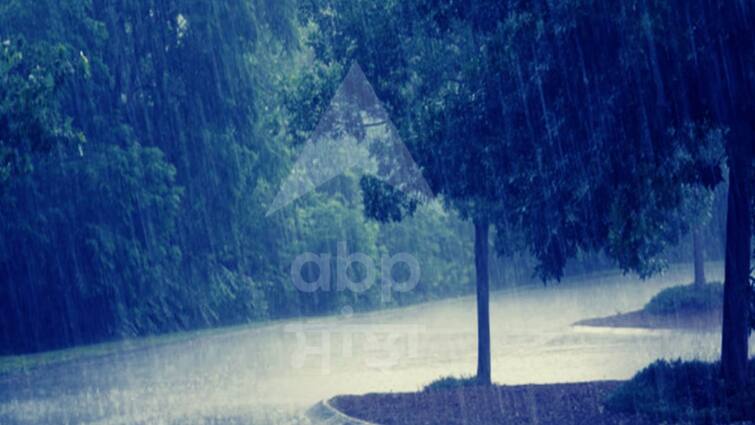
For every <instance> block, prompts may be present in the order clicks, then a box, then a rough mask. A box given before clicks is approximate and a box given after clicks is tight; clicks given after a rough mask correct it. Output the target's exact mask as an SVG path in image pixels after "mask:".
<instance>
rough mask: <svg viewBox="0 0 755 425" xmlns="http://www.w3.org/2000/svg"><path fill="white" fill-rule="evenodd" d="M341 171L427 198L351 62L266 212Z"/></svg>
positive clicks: (395, 135)
mask: <svg viewBox="0 0 755 425" xmlns="http://www.w3.org/2000/svg"><path fill="white" fill-rule="evenodd" d="M347 171H352V172H354V173H355V174H357V175H358V176H359V177H361V176H365V175H369V176H373V177H375V178H377V179H378V180H381V181H383V182H385V183H387V184H389V185H390V186H392V187H393V188H395V189H397V190H400V191H401V192H403V193H405V194H407V195H409V196H412V197H426V198H430V197H432V192H431V190H430V187H429V185H428V184H427V182H426V181H425V179H424V178H423V177H422V173H421V172H420V169H419V167H418V166H417V164H416V163H415V162H414V160H413V159H412V157H411V154H410V153H409V151H408V150H407V149H406V146H405V145H404V144H403V142H402V141H401V139H400V137H399V134H398V130H397V129H396V127H395V126H394V125H393V123H392V122H391V120H390V118H389V117H388V114H387V112H386V111H385V108H383V105H382V104H381V103H380V100H378V98H377V96H376V95H375V92H374V90H373V89H372V86H371V85H370V83H369V82H368V81H367V78H366V77H365V75H364V73H363V72H362V69H361V68H360V67H359V65H358V64H356V63H354V64H353V65H352V66H351V69H350V70H349V73H348V74H347V75H346V78H345V79H344V80H343V82H341V85H340V86H339V87H338V90H337V91H336V94H335V95H334V96H333V99H332V100H331V101H330V106H329V107H328V110H327V111H326V112H325V114H324V115H323V116H322V118H321V119H320V121H319V123H318V124H317V127H316V128H315V131H314V132H313V134H312V136H311V137H310V138H309V139H308V140H307V142H306V143H305V145H304V148H303V150H302V152H301V154H300V155H299V158H298V159H297V160H296V163H295V164H294V166H293V168H292V170H291V173H290V174H289V176H288V178H287V179H286V180H285V181H284V182H283V184H282V185H281V188H280V190H279V191H278V194H277V195H276V196H275V199H274V200H273V203H272V205H271V206H270V208H269V209H268V211H267V215H268V216H269V215H270V214H272V213H274V212H275V211H277V210H279V209H281V208H283V207H285V206H287V205H288V204H290V203H292V202H294V201H295V200H297V199H299V198H300V197H302V196H303V195H305V194H307V193H309V192H311V191H314V190H315V189H316V188H317V187H318V186H320V185H322V184H323V183H325V182H327V181H328V180H330V179H332V178H334V177H336V176H338V175H341V174H344V173H346V172H347Z"/></svg>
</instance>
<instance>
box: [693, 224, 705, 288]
mask: <svg viewBox="0 0 755 425" xmlns="http://www.w3.org/2000/svg"><path fill="white" fill-rule="evenodd" d="M692 250H693V255H694V261H695V285H705V256H704V255H703V242H702V239H701V237H700V229H694V230H693V231H692Z"/></svg>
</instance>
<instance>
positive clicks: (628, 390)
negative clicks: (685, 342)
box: [604, 359, 755, 423]
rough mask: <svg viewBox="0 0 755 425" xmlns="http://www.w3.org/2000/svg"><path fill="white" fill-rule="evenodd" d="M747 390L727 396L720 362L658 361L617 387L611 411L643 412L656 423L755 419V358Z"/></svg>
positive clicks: (610, 406) (613, 394)
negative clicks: (720, 377)
mask: <svg viewBox="0 0 755 425" xmlns="http://www.w3.org/2000/svg"><path fill="white" fill-rule="evenodd" d="M749 368H750V369H749V370H750V376H749V383H748V391H746V392H745V393H743V394H738V395H736V396H734V397H726V395H725V394H726V393H725V391H724V386H723V382H722V381H721V380H720V379H719V376H720V365H719V363H705V362H700V361H686V362H683V361H681V360H676V361H672V362H667V361H665V360H659V361H656V362H655V363H653V364H651V365H650V366H648V367H646V368H645V369H643V370H641V371H640V372H639V373H637V374H636V375H635V376H634V377H633V378H632V379H631V380H629V381H627V382H626V383H624V384H622V385H621V386H620V387H619V388H617V389H616V390H615V391H614V392H613V393H612V394H611V396H610V397H609V398H608V399H607V400H606V401H605V403H604V404H605V406H606V408H608V409H609V410H612V411H617V412H624V413H632V414H644V415H647V416H650V417H652V418H653V419H654V420H655V421H657V422H676V421H691V422H694V423H726V422H729V421H733V420H753V419H755V359H753V360H750V365H749Z"/></svg>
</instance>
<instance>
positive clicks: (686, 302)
mask: <svg viewBox="0 0 755 425" xmlns="http://www.w3.org/2000/svg"><path fill="white" fill-rule="evenodd" d="M723 304H724V285H723V284H721V283H720V282H714V283H709V284H705V285H695V284H691V285H682V286H674V287H671V288H666V289H664V290H663V291H661V292H659V293H658V294H657V295H656V296H654V297H653V298H652V299H651V300H650V301H649V302H648V303H647V304H645V308H644V310H645V311H646V312H648V313H650V314H656V315H669V314H675V313H679V312H701V311H711V310H717V309H721V308H723Z"/></svg>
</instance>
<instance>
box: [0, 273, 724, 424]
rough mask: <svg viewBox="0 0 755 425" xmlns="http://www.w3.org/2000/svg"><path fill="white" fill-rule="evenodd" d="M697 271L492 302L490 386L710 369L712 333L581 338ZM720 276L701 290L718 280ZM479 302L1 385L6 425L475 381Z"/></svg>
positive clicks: (227, 410)
mask: <svg viewBox="0 0 755 425" xmlns="http://www.w3.org/2000/svg"><path fill="white" fill-rule="evenodd" d="M691 269H692V268H691V267H681V268H674V269H672V271H671V272H669V273H667V274H666V275H664V276H661V277H657V278H654V279H651V280H649V281H645V282H641V281H639V280H638V279H637V278H634V277H623V276H620V275H619V274H603V275H594V276H590V277H587V278H581V279H572V280H567V281H566V282H564V283H561V284H559V285H553V286H548V287H545V288H543V287H534V288H533V287H530V288H526V289H519V290H515V291H502V292H497V293H494V294H492V296H491V326H492V345H493V348H492V350H493V379H494V380H495V381H496V382H498V383H504V384H518V383H544V382H568V381H586V380H596V379H623V378H628V377H630V376H631V375H632V374H633V373H634V372H636V371H637V370H638V369H640V368H642V367H643V366H645V365H647V364H648V363H650V362H651V361H653V360H654V359H656V358H660V357H666V358H677V357H682V358H700V359H714V358H715V357H716V356H717V354H718V347H719V344H720V334H718V333H692V332H683V331H633V330H623V331H618V330H609V329H595V328H593V329H588V328H575V327H572V326H571V324H572V323H573V322H575V321H577V320H580V319H584V318H588V317H595V316H605V315H610V314H613V313H616V312H626V311H629V310H633V309H637V308H639V307H641V306H642V305H643V304H644V303H645V302H647V300H648V299H650V297H651V296H652V295H654V294H655V293H657V292H658V291H659V290H660V289H662V288H663V287H666V286H671V285H674V284H679V283H680V282H689V281H691V279H692V276H691ZM721 274H722V271H721V265H720V264H717V265H716V264H712V265H711V266H710V267H709V279H710V280H714V279H716V278H720V276H721ZM475 341H476V336H475V303H474V298H472V297H466V298H461V299H454V300H446V301H439V302H433V303H429V304H423V305H419V306H413V307H408V308H402V309H395V310H388V311H381V312H374V313H368V314H356V315H354V314H351V313H350V312H349V311H348V310H344V312H343V314H341V315H339V316H332V317H326V318H318V319H307V320H291V321H284V322H275V323H272V324H270V325H266V326H256V327H249V328H246V329H239V330H234V331H231V332H224V333H219V334H215V335H204V336H200V337H198V338H196V339H194V340H190V341H185V342H180V343H174V344H170V345H164V346H159V347H153V348H149V349H145V350H141V351H135V352H126V353H121V354H116V355H112V356H107V357H103V358H97V359H92V360H86V361H80V362H73V363H68V364H64V365H59V366H52V367H46V368H41V369H36V370H34V371H32V372H30V373H28V374H24V375H6V376H2V377H0V423H1V424H8V425H11V424H103V425H105V424H108V425H110V424H236V423H238V424H264V425H268V424H276V425H278V424H299V423H302V424H304V423H307V421H306V419H304V418H303V417H302V413H303V411H304V410H305V409H306V408H307V407H308V406H310V405H312V404H314V403H315V402H316V401H318V400H320V399H323V398H327V397H330V396H333V395H336V394H342V393H365V392H374V391H407V390H409V391H411V390H416V389H418V388H420V387H421V386H422V385H424V384H426V383H428V382H430V381H432V380H433V379H435V378H437V377H439V376H443V375H469V374H472V373H473V372H474V370H475V356H476V348H475Z"/></svg>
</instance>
